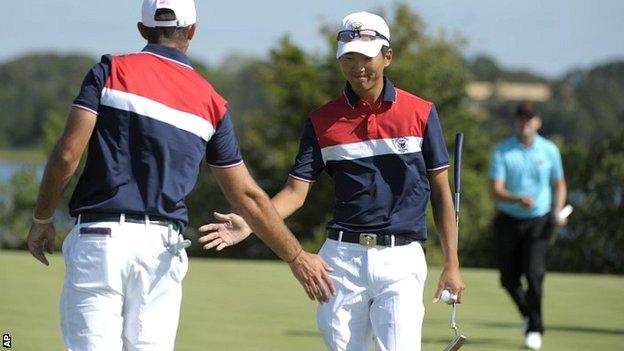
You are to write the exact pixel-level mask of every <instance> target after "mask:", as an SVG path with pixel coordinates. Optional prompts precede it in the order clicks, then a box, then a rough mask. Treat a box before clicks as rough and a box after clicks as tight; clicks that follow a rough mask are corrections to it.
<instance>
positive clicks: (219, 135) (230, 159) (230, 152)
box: [206, 111, 243, 167]
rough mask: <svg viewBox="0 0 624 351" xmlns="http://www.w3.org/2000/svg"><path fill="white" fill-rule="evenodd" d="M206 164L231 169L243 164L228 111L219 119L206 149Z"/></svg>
mask: <svg viewBox="0 0 624 351" xmlns="http://www.w3.org/2000/svg"><path fill="white" fill-rule="evenodd" d="M206 162H208V164H209V165H210V166H212V167H231V166H236V165H238V164H241V163H243V157H242V155H241V152H240V148H239V146H238V141H237V140H236V133H235V132H234V125H233V124H232V119H231V118H230V114H229V111H226V112H225V116H224V117H223V118H222V119H221V121H220V122H219V124H217V128H216V130H215V133H214V134H213V135H212V138H210V140H209V141H208V145H207V147H206Z"/></svg>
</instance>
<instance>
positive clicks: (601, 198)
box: [549, 127, 624, 273]
mask: <svg viewBox="0 0 624 351" xmlns="http://www.w3.org/2000/svg"><path fill="white" fill-rule="evenodd" d="M564 160H566V161H567V162H566V168H567V169H573V170H574V171H572V172H568V182H569V187H570V189H572V192H571V194H570V196H569V198H570V200H571V202H572V203H573V204H574V206H575V212H574V215H573V216H571V217H570V224H569V226H568V227H567V228H566V229H564V230H562V232H561V233H560V235H559V236H557V238H556V240H555V242H554V245H553V248H552V250H551V253H550V257H549V264H550V266H552V267H553V268H555V269H558V270H565V271H587V272H597V271H598V272H605V273H607V272H608V273H622V272H624V256H623V255H622V253H623V252H624V231H623V230H622V228H624V128H623V127H620V128H619V129H618V132H617V133H614V134H613V136H612V137H610V138H609V139H606V140H604V141H603V142H601V143H598V144H597V145H594V146H593V147H592V148H586V147H585V146H584V145H576V146H575V147H572V148H570V149H569V151H568V152H567V153H566V154H565V155H564Z"/></svg>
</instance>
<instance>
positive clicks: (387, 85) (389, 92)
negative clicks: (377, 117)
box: [344, 76, 396, 108]
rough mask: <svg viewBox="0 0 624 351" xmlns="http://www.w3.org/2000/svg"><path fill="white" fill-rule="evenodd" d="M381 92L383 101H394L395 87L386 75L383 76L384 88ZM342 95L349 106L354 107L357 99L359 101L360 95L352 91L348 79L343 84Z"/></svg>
mask: <svg viewBox="0 0 624 351" xmlns="http://www.w3.org/2000/svg"><path fill="white" fill-rule="evenodd" d="M382 94H383V101H390V102H395V101H396V89H395V88H394V84H392V81H391V80H390V79H388V77H386V76H384V88H383V92H382ZM344 96H345V99H346V100H347V104H348V105H349V106H350V107H351V108H355V105H356V104H357V103H358V101H360V96H359V95H358V94H356V93H355V91H353V88H352V87H351V83H349V82H348V81H347V84H345V88H344Z"/></svg>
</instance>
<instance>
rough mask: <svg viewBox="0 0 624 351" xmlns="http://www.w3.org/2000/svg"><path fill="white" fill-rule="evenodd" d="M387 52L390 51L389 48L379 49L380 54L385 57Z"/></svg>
mask: <svg viewBox="0 0 624 351" xmlns="http://www.w3.org/2000/svg"><path fill="white" fill-rule="evenodd" d="M388 50H390V47H389V46H386V45H384V46H382V47H381V54H382V55H384V56H386V53H388Z"/></svg>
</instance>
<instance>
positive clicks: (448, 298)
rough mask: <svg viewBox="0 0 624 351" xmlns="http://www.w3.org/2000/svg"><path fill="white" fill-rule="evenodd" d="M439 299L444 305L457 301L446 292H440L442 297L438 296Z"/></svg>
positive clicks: (452, 295) (455, 296)
mask: <svg viewBox="0 0 624 351" xmlns="http://www.w3.org/2000/svg"><path fill="white" fill-rule="evenodd" d="M440 299H441V300H442V301H444V302H446V303H449V302H455V301H456V300H457V295H455V294H452V293H451V292H450V291H448V290H444V291H442V295H440Z"/></svg>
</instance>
